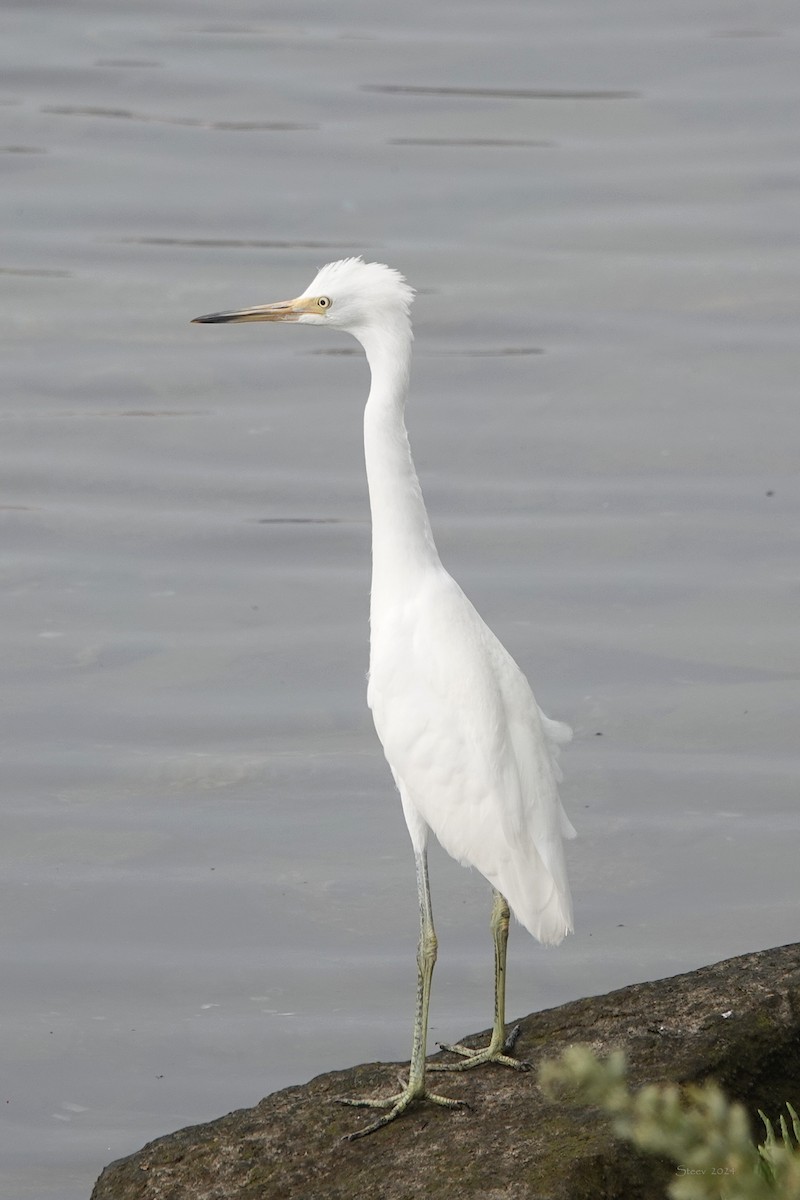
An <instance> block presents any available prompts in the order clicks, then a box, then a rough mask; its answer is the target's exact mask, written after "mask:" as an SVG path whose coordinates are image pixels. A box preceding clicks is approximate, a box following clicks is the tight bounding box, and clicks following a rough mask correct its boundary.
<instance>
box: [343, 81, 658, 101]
mask: <svg viewBox="0 0 800 1200" xmlns="http://www.w3.org/2000/svg"><path fill="white" fill-rule="evenodd" d="M361 91H362V92H384V93H386V94H388V95H394V94H396V93H398V92H400V93H404V94H405V95H407V96H468V97H469V96H475V97H477V98H478V99H490V100H637V99H639V98H640V96H641V92H629V91H573V90H564V89H559V88H472V87H422V86H417V85H416V84H406V83H364V84H362V85H361Z"/></svg>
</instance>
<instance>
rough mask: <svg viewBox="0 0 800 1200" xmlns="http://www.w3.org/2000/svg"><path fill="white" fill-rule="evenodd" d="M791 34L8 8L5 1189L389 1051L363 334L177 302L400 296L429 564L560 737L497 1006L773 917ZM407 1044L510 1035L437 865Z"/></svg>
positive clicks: (786, 423) (790, 792) (788, 562)
mask: <svg viewBox="0 0 800 1200" xmlns="http://www.w3.org/2000/svg"><path fill="white" fill-rule="evenodd" d="M799 25H800V22H798V16H797V10H796V6H795V5H793V4H789V3H780V2H777V0H775V2H772V0H765V2H764V3H762V4H760V5H758V6H754V5H751V4H745V3H739V2H733V3H730V2H726V3H710V2H708V3H701V4H699V5H698V4H697V3H691V4H690V3H687V2H680V0H679V2H678V3H673V4H669V5H659V4H653V3H650V4H641V3H636V2H635V0H619V2H617V3H614V4H612V5H602V6H597V5H596V4H592V3H590V2H589V0H567V2H566V3H561V4H558V5H553V4H541V5H536V6H532V5H530V4H528V3H513V2H511V0H501V3H499V4H494V5H487V4H483V5H475V4H471V3H466V2H463V3H459V4H455V3H444V4H438V5H435V6H430V5H423V4H421V3H418V2H417V0H411V2H410V3H408V4H406V5H404V6H402V8H400V7H398V6H385V5H375V4H366V3H356V2H350V3H347V2H344V3H339V4H337V5H336V6H334V7H331V6H330V5H319V4H314V3H310V2H302V0H301V2H299V3H297V4H294V5H292V6H291V8H289V9H287V8H283V7H275V6H270V5H267V6H264V5H260V4H254V3H245V2H243V0H231V2H230V3H228V4H226V5H225V6H224V8H223V7H220V6H219V5H212V4H210V3H192V4H180V3H176V2H175V0H166V2H165V0H159V3H158V4H154V3H153V4H147V3H142V4H138V5H135V6H134V5H131V6H124V5H123V6H120V5H114V6H111V5H104V4H94V5H93V4H90V3H80V4H76V5H69V6H66V5H58V4H54V3H41V4H36V5H35V6H29V5H25V6H22V5H6V6H5V7H4V9H3V10H2V13H0V33H1V34H2V37H0V61H1V62H2V76H1V77H0V169H2V172H3V188H2V193H1V194H2V202H3V208H4V217H3V231H4V237H3V246H2V249H1V250H0V283H2V285H3V286H2V295H3V313H2V322H0V336H2V338H3V340H4V349H3V363H4V376H5V386H4V389H3V393H4V399H3V405H2V413H1V414H0V415H1V416H2V424H1V425H0V429H1V430H2V443H1V446H2V472H1V475H0V479H1V480H2V493H1V494H0V523H1V524H2V540H1V541H0V550H1V552H2V581H3V586H2V591H1V592H0V603H1V604H2V623H1V624H0V631H1V632H0V637H2V663H3V666H2V682H3V687H2V695H1V698H0V704H2V730H3V741H4V745H3V753H2V771H3V787H2V792H1V793H0V804H1V805H2V808H1V810H0V816H1V819H2V828H3V838H2V844H1V845H0V889H1V890H2V898H1V899H0V914H2V915H1V916H0V922H1V923H2V967H1V968H0V977H1V978H2V984H0V995H1V1000H0V1006H1V1008H2V1024H1V1025H0V1056H1V1057H2V1079H3V1092H2V1100H3V1105H2V1111H1V1112H0V1119H1V1120H2V1123H3V1127H2V1133H1V1134H0V1137H1V1138H2V1147H0V1194H2V1195H3V1196H4V1197H5V1196H8V1197H9V1200H85V1198H86V1197H87V1196H88V1194H89V1191H90V1188H91V1184H92V1180H93V1179H94V1177H95V1176H96V1175H97V1174H98V1172H99V1171H100V1169H101V1167H102V1166H103V1165H104V1163H106V1162H107V1161H109V1160H110V1159H112V1158H115V1157H119V1156H120V1155H123V1154H126V1153H128V1152H130V1151H132V1150H134V1149H136V1148H137V1147H138V1146H139V1145H141V1143H142V1142H144V1141H146V1140H147V1139H149V1138H152V1137H155V1136H157V1135H158V1134H160V1133H163V1132H166V1131H168V1130H170V1129H174V1128H177V1127H179V1126H181V1125H185V1124H188V1123H194V1122H199V1121H204V1120H207V1119H209V1118H212V1117H214V1116H216V1115H218V1114H220V1113H222V1112H225V1111H227V1110H228V1109H231V1108H234V1107H240V1106H243V1105H248V1104H252V1103H254V1102H255V1101H257V1100H258V1099H259V1098H260V1097H261V1096H262V1095H264V1094H265V1093H267V1092H269V1091H272V1090H274V1089H275V1088H279V1087H281V1086H284V1085H287V1084H290V1083H297V1082H302V1081H303V1080H305V1079H307V1078H308V1077H310V1076H311V1075H313V1074H315V1073H317V1072H320V1071H324V1070H329V1069H332V1068H335V1067H341V1066H346V1065H349V1064H351V1063H354V1062H358V1061H363V1060H369V1059H376V1058H380V1059H386V1060H392V1059H397V1058H405V1057H407V1055H408V1051H409V1034H410V1022H411V1007H412V1004H413V990H414V949H415V940H416V900H415V889H414V881H413V863H412V858H411V853H410V847H409V844H408V839H407V835H406V832H405V829H404V825H403V820H402V814H401V811H400V806H399V803H398V801H397V798H396V796H395V795H394V793H393V788H392V785H391V781H390V778H389V774H388V771H387V769H386V766H385V763H384V762H383V759H382V755H381V752H380V748H379V746H378V745H377V742H376V740H375V736H374V733H373V732H372V729H371V725H370V719H369V714H368V713H367V711H366V707H365V699H364V692H365V679H364V677H365V671H366V664H367V636H368V630H367V605H368V587H369V562H368V560H369V521H368V509H367V501H366V491H365V484H364V478H363V462H362V450H361V433H360V419H361V407H362V404H363V399H364V397H365V394H366V387H367V372H366V367H365V364H364V362H363V361H362V358H361V356H360V352H358V348H357V347H356V345H355V343H354V342H351V341H349V340H348V339H346V338H344V337H343V336H342V335H338V336H337V335H335V334H334V333H332V332H331V333H325V332H323V331H320V330H316V329H303V328H271V327H266V326H264V327H260V326H256V327H253V328H250V327H249V326H238V327H230V328H228V327H219V328H210V327H208V328H204V327H197V326H191V325H189V320H190V318H191V317H193V316H196V315H197V314H198V313H203V312H208V311H212V310H216V309H224V308H231V307H239V306H243V305H249V304H256V303H262V302H266V301H271V300H278V299H283V298H285V297H287V296H292V295H296V294H297V292H298V291H300V290H302V288H304V287H305V286H306V284H307V283H308V282H309V281H310V279H311V277H312V276H313V274H314V272H315V270H316V269H317V267H318V266H319V265H321V264H322V263H323V262H325V261H328V260H330V259H333V258H339V257H342V256H344V255H347V254H353V253H363V254H365V255H366V256H368V257H374V258H377V259H379V260H381V261H387V262H389V263H391V264H392V265H394V266H397V267H399V268H400V269H401V270H403V271H404V272H405V273H406V274H407V276H408V277H409V279H410V280H411V281H412V283H413V284H414V285H415V286H416V287H417V288H418V289H419V297H418V300H417V304H416V307H415V318H416V329H417V342H416V362H415V374H414V398H413V402H412V405H411V407H410V411H409V425H410V430H411V437H412V441H413V444H414V447H415V453H416V457H417V463H418V467H419V470H420V475H421V478H422V482H423V487H424V489H425V494H426V497H427V501H428V505H429V508H430V511H431V516H432V521H433V524H434V529H435V533H436V536H437V540H438V543H439V548H440V551H441V553H442V557H443V559H444V561H445V563H446V565H447V566H448V567H449V569H450V570H451V571H452V572H453V573H454V574H455V575H456V577H457V578H458V579H459V581H460V582H461V583H462V585H463V586H464V587H465V589H466V590H467V592H468V593H469V594H470V596H471V597H472V599H473V600H474V601H475V603H476V604H477V606H478V607H479V609H480V611H481V612H482V613H483V615H484V616H485V618H486V619H487V620H488V621H489V623H490V624H491V625H492V627H493V628H494V629H495V630H496V631H497V632H498V634H499V635H500V636H501V637H502V638H503V640H504V641H505V643H506V644H507V645H508V647H509V649H510V650H511V652H512V653H513V654H514V656H515V657H516V658H517V659H518V661H519V662H520V663H521V664H522V666H523V667H524V669H525V670H526V671H527V672H528V673H529V675H530V677H531V680H532V682H533V684H534V687H535V690H536V692H537V696H538V698H539V700H540V702H541V704H542V706H543V707H544V708H545V710H546V711H547V712H549V713H551V714H552V715H553V716H557V717H559V718H562V719H565V720H568V721H569V722H570V723H571V724H572V725H574V727H575V730H576V738H575V742H574V744H573V746H572V747H571V748H570V750H569V752H568V754H567V755H566V756H565V761H564V766H565V773H566V781H565V789H564V797H565V803H566V804H567V807H568V809H569V812H570V814H571V816H572V818H573V820H574V823H575V824H576V826H577V827H578V829H579V832H580V839H579V840H578V841H577V842H575V843H573V844H571V845H570V847H569V863H570V871H571V877H572V881H573V889H574V894H575V902H576V926H577V931H576V933H575V936H574V937H572V938H570V939H569V940H568V941H567V942H566V943H565V944H564V945H563V946H562V947H560V948H559V949H558V950H557V951H552V952H546V951H544V950H543V949H542V948H541V947H539V946H537V945H536V944H535V943H534V942H533V941H532V940H531V939H530V938H529V937H528V935H527V934H525V933H524V932H522V931H520V930H519V929H517V930H515V931H513V935H512V942H511V950H510V955H511V963H510V976H509V1015H512V1014H517V1013H526V1012H529V1011H530V1010H532V1009H535V1008H543V1007H547V1006H549V1005H554V1004H559V1003H561V1002H563V1001H566V1000H569V999H571V998H574V997H578V996H583V995H587V994H592V993H595V992H602V991H605V990H607V989H609V988H613V987H619V986H622V985H624V984H626V983H630V982H633V981H635V980H641V979H645V978H654V977H658V976H661V975H666V974H670V973H674V972H677V971H682V970H688V969H691V968H693V967H696V966H699V965H701V964H704V963H708V962H711V961H714V960H717V959H720V958H723V957H726V956H728V955H732V954H737V953H740V952H745V951H749V950H756V949H760V948H762V947H766V946H770V945H775V944H779V943H782V942H786V941H792V940H796V939H797V938H798V936H800V921H799V920H798V916H799V915H800V914H799V909H800V906H799V905H798V890H799V889H798V882H797V853H798V849H797V848H798V833H799V832H800V815H799V814H798V803H797V801H798V782H797V781H798V774H800V772H799V771H798V768H799V767H800V762H799V761H798V758H799V756H798V749H797V733H796V731H797V717H798V699H799V697H800V687H799V686H798V674H799V671H798V665H799V659H800V655H799V654H798V636H797V614H798V600H799V599H800V586H799V583H798V569H797V549H798V547H797V542H798V524H799V522H798V500H799V499H800V487H799V486H798V479H797V460H798V437H797V431H798V417H797V372H798V355H797V328H798V309H799V308H800V304H799V303H798V284H799V283H800V279H799V278H798V277H799V276H800V257H799V256H798V211H800V210H799V209H798V202H799V201H800V169H799V168H798V157H797V142H796V134H797V102H798V92H800V87H798V76H797V60H798V42H799V41H800V36H799ZM432 879H433V889H434V904H435V911H436V916H437V926H438V932H439V938H440V959H439V964H438V966H437V974H436V979H435V982H434V999H433V1011H432V1029H431V1042H433V1041H434V1040H435V1039H437V1038H447V1039H449V1038H453V1037H457V1036H458V1035H460V1034H463V1033H465V1032H467V1031H470V1030H474V1029H478V1028H482V1027H485V1026H486V1025H487V1024H488V1023H489V1020H490V1011H491V952H490V945H489V939H488V929H487V922H488V908H489V897H488V894H487V893H488V888H487V887H486V885H485V884H484V882H483V881H482V880H481V879H480V877H479V876H477V875H475V874H474V873H470V872H467V871H464V870H462V869H461V868H459V867H458V866H457V865H456V864H455V863H453V862H451V861H450V860H449V859H448V858H446V856H444V855H443V854H442V853H441V852H438V851H435V852H434V853H433V854H432Z"/></svg>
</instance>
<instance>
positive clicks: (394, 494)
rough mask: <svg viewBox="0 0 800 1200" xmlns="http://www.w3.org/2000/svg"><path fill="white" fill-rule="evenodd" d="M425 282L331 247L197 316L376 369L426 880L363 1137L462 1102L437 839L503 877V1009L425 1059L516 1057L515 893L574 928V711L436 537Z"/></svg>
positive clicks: (399, 647)
mask: <svg viewBox="0 0 800 1200" xmlns="http://www.w3.org/2000/svg"><path fill="white" fill-rule="evenodd" d="M413 295H414V293H413V290H412V289H411V288H410V287H409V286H408V284H407V283H406V281H405V279H404V278H403V276H402V275H400V274H399V273H398V272H397V271H394V270H392V269H391V268H389V267H386V266H384V265H383V264H381V263H365V262H364V261H363V260H362V259H360V258H347V259H344V260H342V261H341V262H334V263H329V264H328V265H327V266H325V267H323V268H322V270H321V271H320V272H319V273H318V274H317V276H316V278H315V279H314V281H313V282H312V283H311V285H310V286H309V287H308V288H307V289H306V290H305V291H304V292H303V293H302V295H300V296H298V297H297V298H296V299H295V300H287V301H283V302H281V303H278V304H266V305H261V306H259V307H256V308H245V309H240V310H238V311H235V312H220V313H211V314H210V315H208V316H204V317H197V318H196V321H198V322H201V323H202V322H210V323H215V322H227V321H291V322H297V323H298V324H303V325H321V326H328V327H330V328H332V329H342V330H344V331H345V332H346V333H351V334H352V335H353V336H354V337H355V338H357V340H358V341H359V342H360V343H361V345H362V346H363V348H364V350H365V352H366V356H367V360H368V363H369V367H370V372H371V387H370V391H369V397H368V399H367V403H366V409H365V412H364V449H365V457H366V468H367V483H368V489H369V501H370V509H371V513H372V590H371V603H370V666H369V685H368V690H367V703H368V704H369V707H370V709H371V710H372V716H373V719H374V722H375V729H376V730H377V733H378V737H379V738H380V740H381V743H382V744H383V749H384V752H385V755H386V758H387V760H388V763H389V766H390V767H391V770H392V774H393V775H394V779H395V783H396V784H397V787H398V790H399V792H400V799H401V801H402V805H403V812H404V815H405V819H406V823H407V825H408V831H409V834H410V835H411V842H412V844H413V847H414V856H415V860H416V871H417V889H418V894H419V910H420V935H419V949H418V953H417V966H418V986H417V1002H416V1011H415V1017H414V1035H413V1042H412V1050H411V1064H410V1070H409V1078H408V1083H407V1084H406V1086H405V1087H404V1088H403V1090H402V1091H401V1092H400V1093H399V1094H397V1095H393V1096H390V1097H388V1098H386V1099H378V1100H347V1101H345V1103H350V1104H358V1105H363V1106H365V1107H370V1108H377V1109H383V1110H385V1111H384V1112H383V1113H382V1115H381V1116H380V1117H379V1118H378V1119H377V1120H375V1121H373V1122H372V1123H371V1124H369V1125H367V1126H366V1127H365V1128H362V1129H360V1130H358V1132H356V1133H354V1134H351V1135H350V1136H351V1138H355V1137H363V1136H364V1135H365V1134H368V1133H372V1132H373V1131H374V1130H376V1129H379V1128H380V1127H381V1126H383V1125H386V1124H388V1122H389V1121H392V1120H393V1119H394V1118H395V1117H398V1116H400V1115H401V1113H403V1112H405V1111H406V1109H408V1108H409V1107H410V1106H411V1105H413V1104H416V1103H417V1102H419V1101H421V1100H424V1099H427V1100H430V1101H433V1102H434V1103H436V1104H441V1105H445V1106H448V1107H457V1106H459V1104H460V1102H459V1101H456V1100H452V1099H449V1098H447V1097H444V1096H440V1095H438V1094H436V1093H433V1092H430V1091H428V1090H427V1088H426V1084H425V1076H426V1062H425V1056H426V1049H427V1032H428V1005H429V1000H430V989H431V978H432V975H433V967H434V963H435V961H436V950H437V941H436V934H435V932H434V927H433V917H432V914H431V897H430V888H429V885H428V867H427V858H426V842H427V837H428V831H429V830H433V832H434V833H435V834H436V836H437V838H438V839H439V841H440V842H441V844H442V846H444V848H445V850H447V851H448V853H449V854H451V855H452V856H453V858H455V859H457V860H458V861H459V862H461V863H462V864H464V865H469V866H473V867H476V868H477V870H478V871H480V872H481V874H482V875H484V876H485V878H486V879H487V880H488V881H489V883H490V884H491V885H492V888H493V890H494V899H493V904H492V915H491V930H492V937H493V939H494V950H495V1005H494V1025H493V1030H492V1035H491V1039H490V1041H489V1044H488V1046H486V1047H485V1048H484V1049H481V1050H473V1049H469V1048H467V1047H466V1046H459V1045H455V1046H444V1049H446V1050H451V1051H453V1052H454V1053H456V1054H458V1055H459V1056H460V1059H459V1060H458V1061H454V1062H446V1063H440V1064H431V1065H428V1070H439V1071H443V1070H466V1069H469V1068H472V1067H476V1066H478V1065H480V1064H482V1063H486V1062H495V1063H500V1064H503V1065H505V1066H509V1067H514V1068H516V1069H527V1067H528V1065H529V1064H527V1063H522V1062H519V1061H518V1060H517V1059H515V1058H513V1057H511V1050H512V1049H513V1043H514V1040H515V1032H516V1031H514V1032H512V1035H511V1036H510V1037H509V1038H506V1033H505V970H506V946H507V941H508V924H509V907H510V909H511V911H512V912H513V913H514V915H515V916H516V917H517V918H518V919H519V921H521V923H522V924H523V925H524V926H525V927H526V929H528V930H529V931H530V932H531V933H532V934H533V936H534V937H535V938H538V939H539V941H541V942H544V943H546V944H549V945H554V944H556V943H558V942H560V941H561V940H562V939H563V938H564V936H565V935H566V934H567V933H569V932H570V931H571V929H572V905H571V900H570V893H569V885H568V883H567V874H566V869H565V864H564V853H563V846H562V837H574V835H575V831H574V829H573V828H572V825H571V824H570V822H569V820H568V818H567V816H566V814H565V812H564V809H563V808H562V806H561V802H560V800H559V796H558V791H557V781H558V779H559V778H560V775H559V771H558V766H557V761H556V760H557V757H558V747H559V745H560V744H562V743H564V742H566V741H568V740H569V738H570V736H571V731H570V729H569V727H568V726H566V725H563V724H561V723H560V722H557V721H551V720H550V719H549V718H548V717H546V716H544V714H543V713H542V711H541V710H540V708H539V707H538V705H537V703H536V701H535V699H534V697H533V693H532V692H531V689H530V686H529V685H528V681H527V680H526V678H525V676H524V675H523V674H522V671H521V670H520V669H519V667H518V666H517V664H516V663H515V662H514V660H513V659H512V658H511V656H510V655H509V654H508V652H507V651H506V650H505V648H504V647H503V646H502V645H501V643H500V642H499V641H498V639H497V638H496V637H495V635H494V634H493V633H492V631H491V630H490V629H489V628H488V627H487V626H486V625H485V624H484V622H483V621H482V620H481V618H480V617H479V616H478V613H477V612H476V611H475V609H474V608H473V606H472V604H471V603H470V602H469V600H468V599H467V597H466V596H465V595H464V593H463V592H462V590H461V588H460V587H459V586H458V584H457V583H456V582H455V581H454V580H453V579H452V577H451V576H450V575H448V573H447V571H445V569H444V567H443V566H442V563H441V561H440V559H439V555H438V553H437V551H436V546H435V544H434V540H433V535H432V533H431V527H430V524H429V521H428V514H427V512H426V509H425V504H424V502H423V499H422V492H421V491H420V486H419V481H418V479H417V474H416V471H415V469H414V463H413V461H412V458H411V451H410V448H409V443H408V436H407V433H406V427H405V421H404V408H405V401H406V396H407V393H408V380H409V368H410V364H411V342H412V332H411V320H410V316H409V310H410V306H411V301H412V299H413Z"/></svg>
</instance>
